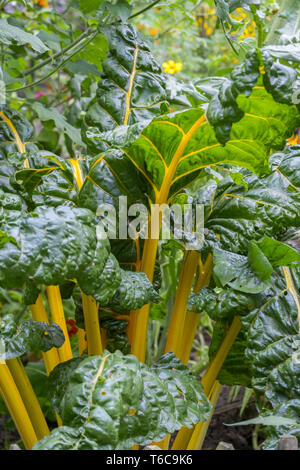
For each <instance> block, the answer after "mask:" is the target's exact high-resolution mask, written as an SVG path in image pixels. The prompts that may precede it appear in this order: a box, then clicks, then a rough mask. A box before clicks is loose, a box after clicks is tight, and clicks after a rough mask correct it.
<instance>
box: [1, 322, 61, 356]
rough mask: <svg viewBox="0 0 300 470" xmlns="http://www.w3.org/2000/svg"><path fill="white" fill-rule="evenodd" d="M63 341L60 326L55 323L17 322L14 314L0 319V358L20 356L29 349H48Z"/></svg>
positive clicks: (56, 346) (58, 345) (57, 345)
mask: <svg viewBox="0 0 300 470" xmlns="http://www.w3.org/2000/svg"><path fill="white" fill-rule="evenodd" d="M64 341H65V337H64V334H63V332H62V330H61V328H60V327H59V326H58V325H57V324H56V323H51V324H50V325H49V324H48V323H45V322H37V321H31V320H26V321H22V322H20V323H19V324H18V323H17V322H16V321H15V319H14V315H12V314H10V315H6V316H5V317H3V318H1V320H0V344H1V359H4V360H8V359H13V358H15V357H19V356H22V355H23V354H25V353H26V352H29V351H44V352H46V351H49V350H50V349H51V348H53V347H55V348H60V347H61V346H62V345H63V343H64Z"/></svg>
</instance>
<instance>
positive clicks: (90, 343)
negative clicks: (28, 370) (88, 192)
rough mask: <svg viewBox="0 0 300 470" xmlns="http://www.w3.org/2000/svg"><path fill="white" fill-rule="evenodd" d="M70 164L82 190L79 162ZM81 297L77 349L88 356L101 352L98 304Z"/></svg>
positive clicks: (73, 161)
mask: <svg viewBox="0 0 300 470" xmlns="http://www.w3.org/2000/svg"><path fill="white" fill-rule="evenodd" d="M69 161H70V163H71V165H72V167H73V173H74V177H75V180H76V183H77V186H78V189H79V191H80V189H81V188H82V185H83V182H84V180H83V176H82V171H81V167H80V163H79V160H76V159H75V158H70V160H69ZM81 296H82V308H83V315H84V324H85V328H86V337H87V341H86V339H85V332H84V330H81V329H80V330H79V332H78V342H79V344H78V349H79V355H80V356H81V354H82V352H83V351H84V350H85V349H86V347H87V348H88V354H89V355H91V354H99V355H101V354H102V352H103V348H102V341H101V331H100V324H99V317H98V303H97V302H96V301H95V299H94V298H93V297H92V296H90V295H85V294H84V293H83V292H82V293H81Z"/></svg>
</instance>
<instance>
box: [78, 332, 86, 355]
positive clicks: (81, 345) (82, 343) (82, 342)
mask: <svg viewBox="0 0 300 470" xmlns="http://www.w3.org/2000/svg"><path fill="white" fill-rule="evenodd" d="M86 348H87V342H86V339H85V331H84V330H83V329H82V328H78V353H79V356H81V355H82V353H83V351H84V350H85V349H86Z"/></svg>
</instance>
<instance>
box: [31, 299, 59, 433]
mask: <svg viewBox="0 0 300 470" xmlns="http://www.w3.org/2000/svg"><path fill="white" fill-rule="evenodd" d="M30 309H31V313H32V318H33V319H34V320H35V321H44V322H46V323H49V319H48V315H47V312H46V309H45V307H44V304H43V300H42V297H41V296H40V295H39V296H38V298H37V301H36V303H35V304H34V305H31V306H30ZM42 355H43V359H44V363H45V368H46V372H47V375H50V373H51V372H52V370H53V369H54V367H56V366H57V365H58V364H59V363H60V359H59V355H58V351H57V349H56V348H52V349H50V351H47V352H43V353H42ZM55 415H56V420H57V424H58V426H61V425H62V421H61V419H60V417H59V416H58V414H57V413H56V412H55Z"/></svg>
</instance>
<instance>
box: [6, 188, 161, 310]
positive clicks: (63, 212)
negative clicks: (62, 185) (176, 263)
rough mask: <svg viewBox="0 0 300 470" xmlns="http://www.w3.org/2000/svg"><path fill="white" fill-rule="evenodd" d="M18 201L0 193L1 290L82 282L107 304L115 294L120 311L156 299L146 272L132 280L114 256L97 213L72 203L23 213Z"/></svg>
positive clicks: (83, 288)
mask: <svg viewBox="0 0 300 470" xmlns="http://www.w3.org/2000/svg"><path fill="white" fill-rule="evenodd" d="M15 199H16V197H14V196H12V195H9V196H5V195H4V193H2V194H1V192H0V204H1V206H2V209H1V207H0V217H1V218H0V222H1V225H0V226H1V232H0V234H1V239H2V240H3V243H1V244H0V252H1V261H0V284H1V286H3V287H11V288H12V287H16V288H22V287H23V285H24V284H27V283H28V284H29V285H31V286H36V287H38V286H39V285H43V284H46V285H59V284H61V283H62V282H64V281H66V280H70V279H77V282H78V285H79V286H80V288H81V289H82V290H83V292H84V293H86V294H87V295H92V296H93V297H94V298H95V299H96V300H98V301H99V302H101V303H102V304H103V305H107V304H108V303H109V301H110V300H111V299H112V298H113V296H114V295H115V297H114V298H113V302H114V303H115V304H116V307H118V308H123V309H127V308H129V309H131V308H136V307H137V306H142V305H143V304H144V303H147V302H148V301H149V300H150V299H154V295H155V294H154V290H153V288H152V286H151V284H150V282H149V280H148V279H147V277H146V276H145V275H144V274H142V273H141V274H136V278H135V279H131V273H126V272H125V271H123V270H122V269H121V268H120V266H119V264H118V262H117V260H116V259H115V257H114V256H113V255H112V254H110V246H109V242H108V239H106V238H102V236H101V234H100V233H98V231H97V225H96V223H95V220H94V215H93V213H92V212H90V211H89V210H87V209H80V208H75V207H72V206H71V205H69V206H68V205H61V206H59V207H57V208H54V207H38V208H37V209H36V210H35V212H31V213H27V212H20V200H16V201H15ZM7 200H8V202H7ZM119 286H120V289H119V290H118V288H119ZM135 287H137V289H138V290H137V291H135ZM37 294H38V289H37V290H36V295H37Z"/></svg>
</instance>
